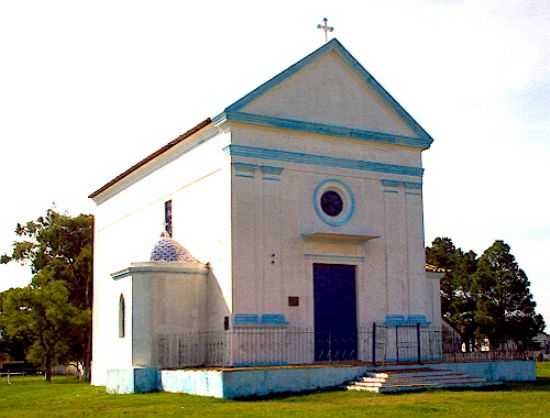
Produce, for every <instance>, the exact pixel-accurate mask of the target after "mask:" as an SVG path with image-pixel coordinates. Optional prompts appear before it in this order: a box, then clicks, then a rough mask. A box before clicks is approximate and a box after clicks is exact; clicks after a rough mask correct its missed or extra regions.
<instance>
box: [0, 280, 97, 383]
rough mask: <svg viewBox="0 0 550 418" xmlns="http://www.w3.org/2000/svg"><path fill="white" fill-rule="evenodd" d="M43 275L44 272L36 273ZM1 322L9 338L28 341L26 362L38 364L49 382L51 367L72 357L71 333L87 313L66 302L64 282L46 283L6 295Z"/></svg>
mask: <svg viewBox="0 0 550 418" xmlns="http://www.w3.org/2000/svg"><path fill="white" fill-rule="evenodd" d="M39 274H44V273H39ZM2 308H3V310H2V315H1V316H0V321H1V323H2V327H3V329H4V330H5V331H6V333H7V334H8V335H11V336H20V337H22V338H28V339H29V340H30V341H32V343H31V344H30V346H29V347H28V349H27V356H26V357H27V359H28V360H29V361H31V362H33V363H35V364H40V365H41V366H42V368H43V369H44V372H45V376H46V381H48V382H50V381H51V377H52V367H53V366H54V365H55V364H57V363H60V362H65V361H67V360H69V359H70V358H71V355H72V352H71V345H72V343H73V341H72V338H73V333H74V330H75V329H77V328H79V327H83V326H85V324H86V323H88V322H89V320H90V318H89V312H88V311H86V310H80V309H78V308H76V307H75V306H74V305H72V304H71V303H69V290H68V289H67V285H66V283H65V282H63V281H60V280H53V279H51V280H48V281H47V282H46V284H44V285H43V286H41V287H32V286H27V287H24V288H16V289H11V290H9V291H7V292H5V295H4V303H3V306H2Z"/></svg>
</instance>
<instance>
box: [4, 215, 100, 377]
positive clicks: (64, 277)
mask: <svg viewBox="0 0 550 418" xmlns="http://www.w3.org/2000/svg"><path fill="white" fill-rule="evenodd" d="M15 233H16V234H17V236H19V237H20V240H19V241H16V242H15V243H14V244H13V249H12V252H11V254H4V255H2V256H1V257H0V263H9V262H18V263H21V264H23V265H28V266H29V267H30V268H31V272H32V274H33V277H32V282H31V286H30V289H31V290H29V292H32V290H33V289H34V290H43V289H44V288H46V287H47V286H48V285H49V284H50V283H51V282H52V281H56V282H62V283H64V285H65V287H66V290H67V292H68V296H67V303H70V304H71V305H72V307H74V308H76V309H77V310H79V311H82V316H83V317H86V318H91V309H92V299H93V293H92V292H93V287H92V244H93V217H92V215H87V214H80V215H78V216H74V217H72V216H69V215H66V214H61V213H59V212H57V211H55V210H53V209H50V210H48V211H47V213H46V216H41V217H39V218H38V219H36V220H34V221H30V222H27V223H25V224H17V226H16V228H15ZM79 317H80V316H79ZM65 332H66V333H67V335H70V336H71V337H72V340H71V341H72V342H71V344H70V351H71V352H72V357H73V358H72V360H73V361H77V362H79V363H81V364H82V366H83V368H84V372H85V375H86V377H89V373H90V364H91V347H92V340H91V319H89V320H88V321H87V322H86V323H83V324H81V325H80V326H79V327H77V328H73V329H67V330H65ZM35 349H36V347H35Z"/></svg>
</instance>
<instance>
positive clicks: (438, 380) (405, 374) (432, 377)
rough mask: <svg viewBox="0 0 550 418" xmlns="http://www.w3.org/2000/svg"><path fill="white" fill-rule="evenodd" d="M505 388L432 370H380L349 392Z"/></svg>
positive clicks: (459, 375) (459, 374)
mask: <svg viewBox="0 0 550 418" xmlns="http://www.w3.org/2000/svg"><path fill="white" fill-rule="evenodd" d="M495 385H502V382H488V381H487V380H486V379H484V378H482V377H476V376H470V375H467V374H464V373H460V372H453V371H449V370H438V369H433V368H430V367H417V368H406V369H388V370H377V371H375V372H370V373H367V374H366V375H365V376H362V377H359V378H358V379H356V380H355V381H353V382H350V383H349V384H348V385H347V386H346V388H347V389H348V390H358V391H367V392H376V393H395V392H412V391H418V390H428V389H442V388H480V387H486V386H495Z"/></svg>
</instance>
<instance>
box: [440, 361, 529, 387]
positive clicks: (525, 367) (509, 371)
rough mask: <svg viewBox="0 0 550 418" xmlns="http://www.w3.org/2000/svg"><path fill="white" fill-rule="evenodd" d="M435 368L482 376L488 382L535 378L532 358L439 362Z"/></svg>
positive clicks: (520, 380)
mask: <svg viewBox="0 0 550 418" xmlns="http://www.w3.org/2000/svg"><path fill="white" fill-rule="evenodd" d="M435 368H438V369H445V370H450V371H455V372H461V373H466V374H469V375H472V376H478V377H484V378H485V379H487V380H488V381H489V382H496V381H501V382H534V381H535V380H536V379H537V364H536V362H535V361H534V360H517V361H479V362H471V363H441V364H436V365H435Z"/></svg>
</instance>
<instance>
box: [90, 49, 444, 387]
mask: <svg viewBox="0 0 550 418" xmlns="http://www.w3.org/2000/svg"><path fill="white" fill-rule="evenodd" d="M431 143H432V139H431V137H430V136H429V134H428V133H427V132H426V131H425V130H424V129H423V128H422V127H420V125H419V124H418V123H417V122H415V121H414V119H413V118H412V117H411V116H410V115H409V114H408V113H407V112H406V111H405V110H404V109H403V108H402V107H401V106H400V105H399V104H398V103H397V101H396V100H395V99H394V98H393V97H392V96H391V95H390V94H389V93H388V92H387V91H386V90H385V89H384V88H383V87H382V86H380V85H379V83H378V82H377V81H376V80H375V79H374V78H373V77H372V76H371V75H370V74H369V73H368V72H367V71H366V70H365V69H364V68H363V67H362V66H361V64H359V63H358V62H357V61H356V60H355V59H354V58H353V57H352V56H351V55H350V53H349V52H348V51H347V50H346V49H345V48H344V47H343V46H342V45H341V44H340V43H339V42H338V41H337V40H336V39H333V40H332V41H330V42H328V43H326V44H325V45H323V46H322V47H321V48H319V49H317V50H316V51H314V52H313V53H311V54H310V55H308V56H306V57H305V58H304V59H302V60H301V61H299V62H297V63H296V64H294V65H292V66H291V67H289V68H288V69H287V70H285V71H283V72H282V73H280V74H279V75H277V76H275V77H274V78H273V79H271V80H269V81H268V82H266V83H264V84H262V85H261V86H259V87H258V88H257V89H255V90H254V91H252V92H251V93H249V94H247V95H246V96H244V97H243V98H242V99H240V100H238V101H237V102H235V103H234V104H232V105H230V106H229V107H227V108H226V109H225V110H224V111H223V112H222V113H220V114H219V115H218V116H216V117H214V118H212V119H207V120H205V121H203V122H202V123H200V124H199V125H197V126H196V127H194V128H193V129H191V130H190V131H188V132H186V133H185V134H183V135H182V136H180V137H178V138H176V139H175V140H174V141H172V142H170V143H169V144H167V145H166V146H165V147H163V148H161V149H160V150H158V151H157V152H155V153H154V154H152V155H151V156H149V157H147V158H146V159H144V160H143V161H141V162H139V163H138V164H136V165H135V166H133V167H131V168H130V169H129V170H127V171H125V172H124V173H122V174H121V175H119V176H118V177H116V178H115V179H114V180H112V181H111V182H109V183H107V184H106V185H105V186H103V187H102V188H100V189H99V190H97V191H95V192H94V193H92V194H91V195H90V197H91V198H92V199H93V200H94V202H95V203H96V205H97V208H96V214H95V219H96V220H95V248H94V251H95V253H94V310H93V362H92V379H93V380H92V383H93V384H96V385H104V384H106V381H107V379H108V374H109V370H118V369H125V368H128V369H131V368H135V367H145V368H148V367H149V368H166V369H168V368H171V369H174V368H182V367H197V366H208V365H212V366H226V367H236V366H247V365H275V364H292V363H296V364H309V363H316V362H327V361H355V360H357V361H371V360H374V359H373V356H376V355H380V356H382V355H385V356H386V358H388V359H389V358H392V357H395V356H396V355H397V356H398V355H399V353H398V350H399V347H397V346H393V347H392V343H391V341H392V340H391V339H386V341H385V343H384V346H383V347H382V346H376V342H375V341H374V340H373V338H374V337H373V329H374V330H375V326H374V328H373V324H376V323H386V324H387V323H392V324H396V323H397V324H402V325H403V326H404V327H405V326H406V325H407V324H409V325H410V324H418V326H422V327H429V328H430V329H432V330H437V329H439V328H440V326H441V313H440V301H439V281H438V278H439V275H438V274H436V273H426V271H425V256H424V225H423V201H422V179H423V168H422V152H423V151H425V150H427V149H428V148H429V147H430V144H431ZM164 230H166V232H164V233H163V234H162V237H161V238H159V235H160V234H161V232H163V231H164ZM405 329H406V327H405ZM411 330H412V331H410V332H413V333H414V332H416V331H417V330H415V329H413V328H411ZM374 332H375V331H374ZM407 332H408V331H407ZM430 344H432V345H433V343H430ZM423 349H424V350H425V349H426V347H425V346H424V347H423ZM430 349H433V347H430ZM376 350H382V351H383V353H379V354H377V351H376Z"/></svg>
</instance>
